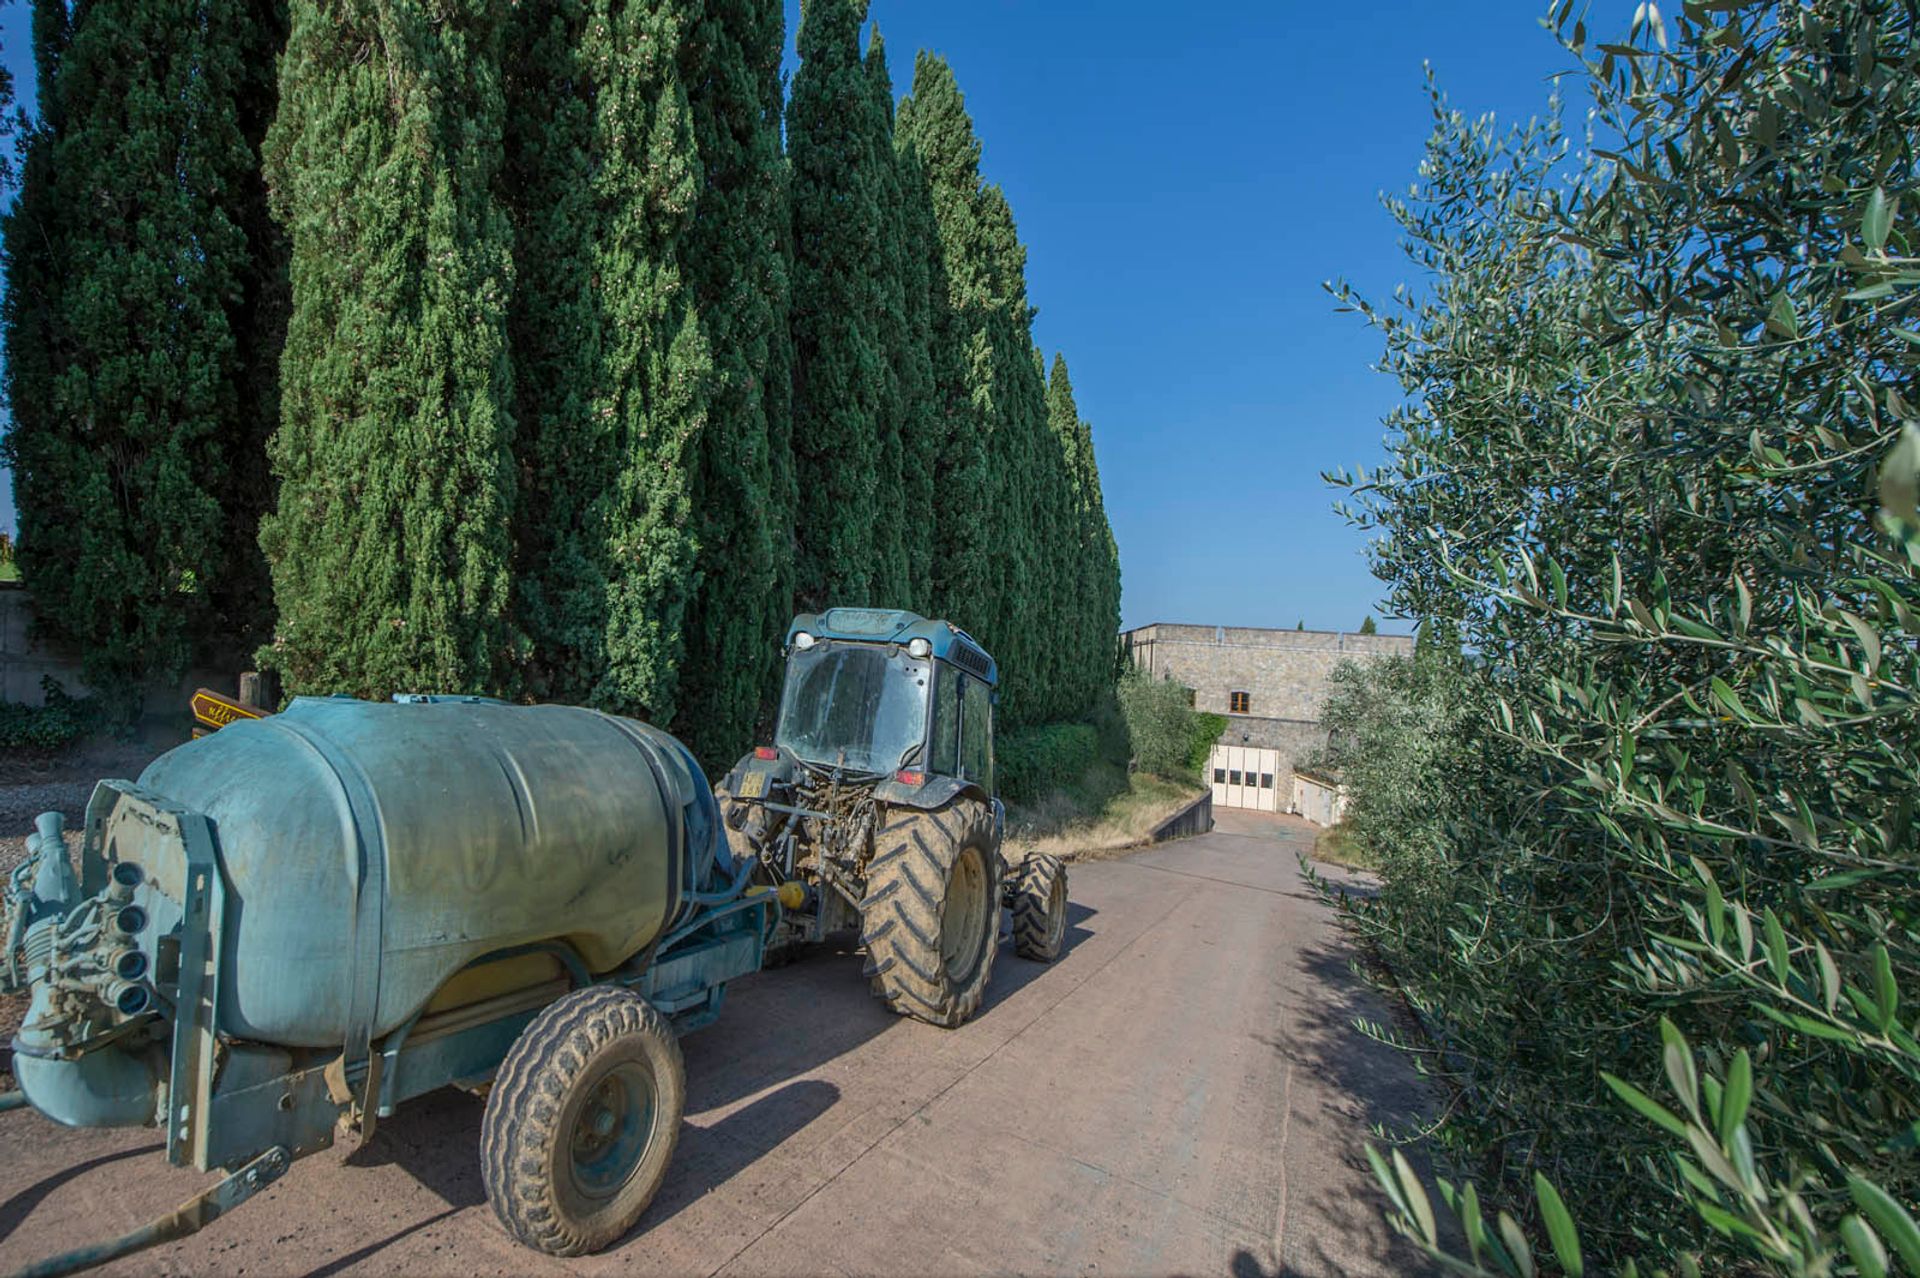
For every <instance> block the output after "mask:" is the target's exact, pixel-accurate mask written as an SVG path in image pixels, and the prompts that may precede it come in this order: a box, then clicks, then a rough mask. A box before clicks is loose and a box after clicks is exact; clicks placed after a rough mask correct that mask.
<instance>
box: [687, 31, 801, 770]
mask: <svg viewBox="0 0 1920 1278" xmlns="http://www.w3.org/2000/svg"><path fill="white" fill-rule="evenodd" d="M785 41H786V32H785V17H784V14H783V13H782V10H781V5H780V3H779V0H708V3H707V4H706V6H705V8H704V9H703V10H702V12H701V14H700V16H699V17H698V19H697V20H696V21H695V22H694V23H693V25H692V26H691V27H690V28H689V30H688V32H687V34H686V36H685V38H684V39H683V41H682V44H681V54H680V61H681V67H682V71H681V78H682V79H683V80H684V82H685V83H686V86H687V93H688V97H689V99H690V102H691V105H692V109H693V132H694V139H695V143H696V146H697V148H698V151H699V155H700V166H701V170H702V173H703V175H704V180H703V181H702V183H701V186H700V191H699V196H698V199H697V202H696V206H695V215H694V222H693V227H692V230H691V233H690V234H689V235H688V237H687V240H686V251H685V259H684V265H683V269H684V270H685V272H686V277H687V280H688V283H689V286H690V287H691V288H692V289H693V292H694V295H695V297H696V298H697V300H698V305H699V307H700V311H701V314H702V317H703V318H704V320H705V322H706V325H707V331H708V333H709V335H710V337H711V340H712V345H713V357H714V377H713V383H712V385H713V401H712V406H711V409H710V412H709V422H708V428H707V431H706V434H705V436H704V437H703V439H702V442H701V448H700V454H699V466H698V469H697V473H696V476H695V484H694V509H695V512H696V518H697V521H698V522H697V528H698V531H699V539H700V552H699V568H700V581H699V586H698V589H697V590H696V591H695V594H694V597H693V603H692V606H691V609H690V611H689V614H688V618H687V659H686V662H685V664H684V666H683V668H682V670H681V690H680V697H679V719H678V725H677V726H678V730H679V732H680V734H681V737H682V739H683V740H685V741H686V742H687V743H688V745H689V746H690V747H691V748H692V749H693V751H694V753H695V754H696V755H698V756H699V757H700V759H701V760H702V762H704V763H706V764H707V765H708V766H709V767H724V766H726V765H729V764H731V763H732V762H733V760H734V758H736V757H737V756H738V755H739V754H740V752H741V751H742V750H744V749H745V748H746V746H747V744H748V743H749V741H750V739H751V735H752V733H753V730H754V727H755V725H756V723H757V721H758V719H759V716H760V714H761V712H762V709H763V707H764V706H766V705H767V704H768V703H769V701H770V700H771V696H772V694H773V692H774V691H775V689H776V688H777V679H778V675H779V668H780V667H779V650H780V640H781V637H782V634H783V633H784V628H785V626H786V623H787V620H788V617H789V615H790V604H791V601H792V596H793V493H792V488H793V452H792V450H793V441H792V422H791V418H790V413H791V411H792V403H791V396H792V365H793V358H792V350H791V345H790V339H789V337H788V333H787V318H788V309H789V305H790V297H789V287H790V286H789V270H790V263H789V258H788V234H789V229H788V227H789V218H790V213H789V209H788V204H787V174H786V161H785V158H784V157H783V156H782V154H781V149H780V111H781V80H780V55H781V50H782V48H783V46H784V44H785Z"/></svg>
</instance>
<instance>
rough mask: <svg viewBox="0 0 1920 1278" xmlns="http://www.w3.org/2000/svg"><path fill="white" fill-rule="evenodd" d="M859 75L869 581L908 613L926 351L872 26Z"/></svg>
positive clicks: (917, 582) (920, 494)
mask: <svg viewBox="0 0 1920 1278" xmlns="http://www.w3.org/2000/svg"><path fill="white" fill-rule="evenodd" d="M866 72H867V86H868V89H869V91H870V92H871V94H872V101H871V104H870V107H869V119H868V128H869V129H871V130H872V136H871V138H870V147H871V154H872V157H873V158H872V165H873V183H874V194H875V198H876V200H877V202H878V204H879V215H880V222H879V227H880V253H879V257H878V258H877V260H876V261H875V263H874V266H875V281H874V285H875V296H876V301H877V303H878V309H877V311H876V312H875V319H876V321H877V328H876V336H877V337H878V339H879V341H880V344H881V347H882V349H883V350H884V352H885V356H886V365H885V368H884V370H883V385H884V389H883V393H882V396H881V400H880V417H879V428H880V487H879V491H878V493H877V494H876V501H875V502H874V555H875V562H876V565H877V566H876V570H875V573H874V581H875V588H876V590H877V591H878V596H877V597H878V598H879V599H882V600H884V601H886V602H887V603H889V604H890V605H891V606H894V607H900V608H912V607H917V606H918V605H919V604H920V603H921V602H922V601H923V597H924V595H925V590H924V585H925V578H926V561H927V557H928V548H927V546H926V544H925V539H924V538H922V537H920V536H918V535H917V533H916V530H917V529H918V528H921V527H924V526H925V525H924V524H923V523H922V522H921V520H923V519H924V518H925V512H926V505H925V503H926V502H927V500H928V497H929V495H930V492H931V480H932V476H931V473H930V471H929V469H928V465H927V458H926V457H925V456H924V455H923V454H921V453H919V452H917V451H916V449H917V448H918V447H919V445H920V444H921V438H920V436H919V435H918V434H917V433H916V431H915V428H916V426H918V424H919V422H918V418H919V417H920V416H921V415H922V414H923V413H924V411H925V406H926V398H927V388H926V386H925V379H924V377H923V376H922V368H921V364H922V363H923V362H924V360H925V356H926V351H925V348H924V346H923V347H921V348H920V349H919V350H918V351H916V350H915V349H914V341H915V334H914V331H913V319H912V316H911V313H910V309H909V301H908V275H909V270H910V268H909V266H908V263H907V261H906V252H907V245H908V232H907V226H906V212H907V211H906V203H905V200H906V192H905V190H904V188H903V187H902V185H901V174H900V161H899V159H898V158H897V157H896V155H895V153H894V146H893V76H892V75H891V74H890V73H889V72H888V70H887V46H886V41H885V40H883V39H882V38H881V35H880V27H879V24H878V23H876V24H874V28H873V34H872V36H871V38H870V39H869V40H868V42H867V56H866ZM923 269H924V268H923ZM916 357H917V358H916Z"/></svg>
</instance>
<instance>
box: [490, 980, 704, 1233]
mask: <svg viewBox="0 0 1920 1278" xmlns="http://www.w3.org/2000/svg"><path fill="white" fill-rule="evenodd" d="M629 1035H639V1036H643V1037H645V1038H647V1039H650V1040H651V1041H652V1044H653V1045H654V1047H655V1048H657V1049H658V1055H659V1057H660V1058H661V1063H662V1064H664V1066H665V1069H664V1071H661V1070H656V1071H655V1087H656V1089H657V1093H656V1095H657V1099H656V1103H657V1104H659V1105H661V1106H662V1108H663V1109H664V1110H665V1111H666V1112H665V1113H664V1114H663V1116H662V1119H661V1121H662V1122H663V1123H664V1124H665V1127H666V1130H665V1131H664V1133H663V1135H662V1136H661V1137H659V1138H658V1139H661V1140H663V1141H664V1145H663V1146H661V1147H659V1148H660V1153H659V1154H658V1156H657V1157H656V1155H655V1150H654V1149H652V1148H650V1149H649V1150H648V1151H647V1157H649V1158H651V1159H654V1160H655V1161H656V1162H657V1174H655V1175H654V1176H653V1177H652V1182H653V1183H652V1184H651V1185H649V1186H647V1187H646V1189H645V1192H644V1194H642V1195H640V1196H638V1198H637V1200H636V1201H630V1202H629V1203H628V1204H627V1206H628V1210H626V1211H624V1212H623V1213H622V1216H623V1218H622V1219H618V1220H615V1221H613V1222H611V1224H609V1223H608V1222H605V1221H599V1222H596V1221H592V1220H588V1221H581V1220H576V1219H571V1218H569V1216H568V1215H567V1213H566V1211H565V1209H564V1207H563V1206H562V1204H561V1202H560V1200H559V1197H558V1192H557V1187H556V1185H555V1183H554V1175H553V1158H552V1156H551V1152H550V1151H551V1147H552V1146H553V1144H554V1143H555V1142H557V1141H561V1140H564V1139H565V1138H566V1134H565V1133H562V1132H560V1131H559V1130H558V1126H559V1122H560V1119H561V1115H562V1113H563V1112H564V1110H565V1108H566V1103H567V1098H568V1093H569V1088H570V1085H571V1084H572V1083H573V1082H574V1081H575V1080H577V1079H578V1078H579V1076H580V1074H581V1072H582V1071H583V1070H584V1069H585V1068H586V1067H587V1066H588V1065H589V1064H590V1063H591V1061H592V1059H593V1058H594V1056H595V1055H596V1053H597V1052H598V1051H599V1050H600V1049H602V1048H604V1047H606V1046H607V1045H608V1044H610V1043H612V1042H615V1041H616V1040H618V1039H620V1038H623V1037H627V1036H629ZM663 1072H664V1074H665V1075H666V1077H661V1076H660V1075H661V1073H663ZM685 1097H686V1068H685V1065H684V1063H683V1062H682V1059H681V1055H680V1045H679V1043H678V1041H677V1040H676V1039H675V1038H674V1035H673V1030H672V1027H671V1026H670V1025H669V1024H668V1023H667V1020H666V1018H665V1017H664V1016H662V1015H661V1014H660V1012H659V1010H658V1009H656V1008H655V1007H654V1006H653V1005H652V1004H651V1003H648V1002H647V1001H646V1000H645V999H643V998H642V997H640V995H639V994H637V993H635V992H634V991H632V990H630V989H628V988H626V987H625V986H621V985H593V986H588V987H587V988H585V989H580V990H575V991H574V992H573V993H571V994H569V995H567V996H566V997H564V998H561V999H560V1000H558V1001H557V1002H555V1003H552V1004H550V1005H549V1006H548V1007H547V1008H546V1009H545V1010H544V1011H542V1012H541V1013H540V1015H538V1016H536V1017H535V1018H534V1019H533V1021H532V1022H531V1023H530V1024H529V1025H528V1026H527V1027H526V1029H524V1030H522V1031H521V1033H520V1036H519V1038H517V1039H515V1040H514V1043H513V1046H512V1047H511V1048H509V1049H508V1050H507V1054H506V1057H505V1058H504V1059H503V1060H502V1061H501V1063H500V1068H499V1070H498V1072H497V1073H496V1074H495V1077H494V1084H493V1088H492V1090H491V1091H490V1092H489V1093H488V1096H487V1107H486V1112H485V1114H484V1116H483V1117H482V1119H481V1124H480V1168H481V1178H482V1180H483V1181H484V1182H485V1184H486V1188H487V1198H488V1200H489V1201H490V1202H491V1203H492V1205H493V1211H494V1215H495V1216H497V1217H498V1218H499V1220H500V1223H501V1225H502V1226H503V1227H504V1228H505V1229H506V1231H507V1233H508V1234H510V1235H512V1236H513V1237H514V1238H515V1239H516V1240H518V1241H519V1242H521V1243H523V1244H525V1245H526V1246H528V1247H531V1248H533V1249H535V1250H537V1251H542V1252H545V1253H547V1254H548V1255H553V1256H579V1255H584V1254H586V1253H588V1252H591V1251H597V1250H599V1249H600V1248H602V1247H605V1246H607V1245H609V1244H611V1243H612V1242H614V1241H615V1240H617V1239H618V1238H619V1237H621V1236H622V1235H624V1234H625V1233H626V1232H627V1231H628V1230H630V1229H631V1228H632V1227H633V1225H634V1223H635V1222H636V1221H637V1220H638V1219H639V1217H640V1215H641V1213H643V1212H644V1211H645V1210H646V1207H647V1204H648V1202H650V1201H651V1200H652V1198H653V1194H654V1192H655V1191H656V1190H657V1189H658V1187H659V1181H660V1179H661V1178H662V1177H663V1176H664V1173H665V1170H666V1167H667V1165H668V1164H669V1163H671V1162H672V1159H673V1147H674V1145H675V1144H677V1143H678V1140H679V1134H680V1114H681V1112H682V1110H683V1109H684V1105H685Z"/></svg>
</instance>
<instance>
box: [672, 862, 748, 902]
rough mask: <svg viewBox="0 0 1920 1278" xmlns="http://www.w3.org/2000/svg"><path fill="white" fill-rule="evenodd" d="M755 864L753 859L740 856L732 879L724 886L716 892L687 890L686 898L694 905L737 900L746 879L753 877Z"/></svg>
mask: <svg viewBox="0 0 1920 1278" xmlns="http://www.w3.org/2000/svg"><path fill="white" fill-rule="evenodd" d="M756 864H758V863H757V862H755V861H751V860H749V859H747V858H746V857H741V858H740V862H739V865H738V867H737V868H736V869H735V870H734V872H733V881H732V882H730V883H728V884H727V886H726V887H725V888H723V889H721V890H720V891H717V892H689V893H688V894H687V900H688V901H690V902H692V903H693V904H694V905H725V904H727V903H728V902H729V901H733V900H737V899H738V898H739V896H740V894H741V893H742V892H744V891H746V890H747V880H748V879H750V878H752V877H753V867H754V866H755V865H756Z"/></svg>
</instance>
